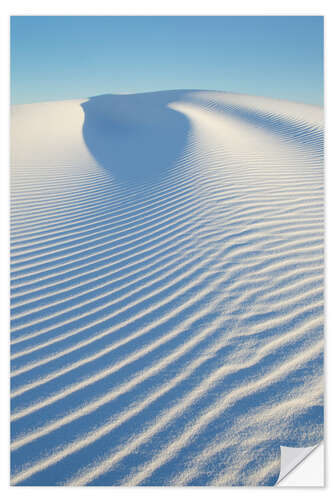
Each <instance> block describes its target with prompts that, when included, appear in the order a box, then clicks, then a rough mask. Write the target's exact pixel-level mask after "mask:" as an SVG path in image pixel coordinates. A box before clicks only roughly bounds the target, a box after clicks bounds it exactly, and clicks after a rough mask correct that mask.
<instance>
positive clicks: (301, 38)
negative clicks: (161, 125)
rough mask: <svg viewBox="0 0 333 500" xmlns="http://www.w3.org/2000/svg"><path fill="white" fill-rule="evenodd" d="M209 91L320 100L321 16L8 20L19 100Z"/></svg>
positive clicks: (13, 88) (13, 91) (14, 84)
mask: <svg viewBox="0 0 333 500" xmlns="http://www.w3.org/2000/svg"><path fill="white" fill-rule="evenodd" d="M164 89H212V90H227V91H234V92H241V93H248V94H255V95H264V96H271V97H276V98H282V99H290V100H295V101H302V102H307V103H313V104H319V105H322V104H323V18H322V17H320V16H315V17H313V16H283V17H280V16H272V17H266V16H263V17H257V16H246V17H228V16H226V17H219V16H216V17H90V16H87V17H84V16H83V17H81V16H79V17H78V16H75V17H70V16H65V17H58V16H47V17H44V16H23V17H17V16H15V17H12V18H11V100H12V103H13V104H18V103H30V102H36V101H49V100H62V99H73V98H81V97H90V96H94V95H98V94H105V93H118V92H148V91H152V90H164Z"/></svg>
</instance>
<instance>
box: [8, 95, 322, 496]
mask: <svg viewBox="0 0 333 500" xmlns="http://www.w3.org/2000/svg"><path fill="white" fill-rule="evenodd" d="M11 127H12V132H11V164H12V175H11V194H12V205H11V215H12V225H11V263H12V280H11V287H12V299H11V300H12V328H11V333H12V339H11V362H12V372H11V376H12V378H11V380H12V382H11V401H12V413H11V420H12V433H11V438H12V444H11V447H12V462H11V465H12V484H17V485H173V486H180V485H215V486H217V485H253V486H255V485H273V484H274V483H275V482H276V480H277V478H278V476H279V471H280V446H281V445H282V446H294V447H301V446H312V445H314V444H316V443H318V442H320V440H321V439H322V435H323V382H322V372H323V201H324V200H323V110H322V108H319V107H316V106H310V105H305V104H300V103H294V102H287V101H279V100H273V99H268V98H261V97H253V96H248V95H239V94H232V93H224V92H212V91H195V90H193V91H190V90H188V91H186V90H179V91H163V92H153V93H146V94H129V95H112V94H110V95H102V96H96V97H91V98H88V99H81V100H73V101H63V102H47V103H37V104H29V105H18V106H14V107H13V108H12V119H11Z"/></svg>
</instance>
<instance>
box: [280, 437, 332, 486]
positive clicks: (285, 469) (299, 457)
mask: <svg viewBox="0 0 333 500" xmlns="http://www.w3.org/2000/svg"><path fill="white" fill-rule="evenodd" d="M321 445H322V443H319V444H316V445H315V446H309V447H307V448H293V447H291V446H281V447H280V448H281V465H280V474H279V477H278V480H277V481H276V485H277V486H282V484H281V481H282V480H283V479H284V478H285V477H286V476H287V475H288V474H289V473H290V472H291V471H292V470H293V469H295V467H297V466H298V465H299V464H300V463H301V462H302V461H303V460H304V459H305V458H306V457H307V456H308V455H310V454H311V453H312V452H313V451H314V450H315V449H317V448H318V447H319V446H321Z"/></svg>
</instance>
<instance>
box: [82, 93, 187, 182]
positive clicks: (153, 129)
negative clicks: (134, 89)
mask: <svg viewBox="0 0 333 500" xmlns="http://www.w3.org/2000/svg"><path fill="white" fill-rule="evenodd" d="M183 95H184V92H183V91H181V90H174V91H161V92H149V93H144V94H127V95H113V94H106V95H100V96H96V97H91V98H89V100H88V101H87V102H85V103H83V104H81V106H82V108H83V110H84V114H85V118H84V125H83V138H84V140H85V143H86V145H87V147H88V149H89V151H90V153H91V154H92V155H93V156H94V158H95V159H96V160H97V161H98V163H99V164H100V165H101V166H103V167H104V168H105V169H107V170H109V171H110V173H111V174H112V175H113V176H114V177H115V178H116V179H117V180H119V181H121V182H126V183H128V184H134V183H140V182H145V181H146V180H150V181H152V182H154V181H156V180H157V179H158V178H160V177H161V176H163V175H165V173H166V171H168V170H169V169H170V167H172V165H173V164H174V162H175V160H176V159H177V158H178V157H179V155H180V153H181V152H182V151H183V148H184V145H185V142H186V137H187V134H188V131H189V122H188V120H187V118H186V117H185V116H184V115H182V114H181V113H179V112H177V111H174V110H173V109H170V108H169V107H168V104H169V103H171V102H173V101H175V100H180V99H181V97H182V96H183Z"/></svg>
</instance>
